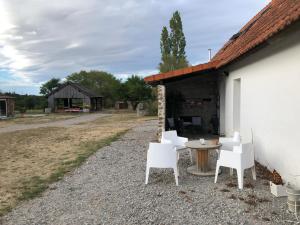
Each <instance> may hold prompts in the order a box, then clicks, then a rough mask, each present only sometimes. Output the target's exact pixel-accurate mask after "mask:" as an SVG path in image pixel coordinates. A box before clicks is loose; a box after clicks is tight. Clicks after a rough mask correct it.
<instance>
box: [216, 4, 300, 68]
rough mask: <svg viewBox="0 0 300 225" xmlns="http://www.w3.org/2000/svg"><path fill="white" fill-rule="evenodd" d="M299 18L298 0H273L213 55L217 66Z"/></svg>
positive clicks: (238, 55)
mask: <svg viewBox="0 0 300 225" xmlns="http://www.w3.org/2000/svg"><path fill="white" fill-rule="evenodd" d="M299 18H300V0H273V1H272V2H270V3H269V4H268V5H267V6H266V7H265V8H263V9H262V10H261V11H260V12H259V13H258V14H257V15H256V16H255V17H253V18H252V19H251V20H250V21H249V22H248V23H247V24H246V25H245V26H244V27H243V28H242V29H241V30H240V31H239V32H238V33H237V34H236V36H237V37H236V38H234V36H235V35H234V36H233V37H232V38H231V40H229V41H228V42H227V43H226V44H225V45H224V47H223V48H222V49H220V50H219V52H218V53H217V54H216V55H215V56H214V57H213V59H212V60H218V61H220V63H219V64H218V66H217V68H219V67H221V66H224V65H226V64H228V63H230V62H232V61H233V60H235V59H237V58H239V57H240V56H242V55H243V54H245V53H246V52H248V51H249V50H251V49H253V48H254V47H256V46H258V45H259V44H262V43H263V42H265V41H266V40H268V39H269V38H270V37H272V36H273V35H275V34H276V33H278V32H279V31H281V30H283V29H284V28H286V27H287V26H288V25H290V24H291V23H293V22H295V21H296V20H298V19H299Z"/></svg>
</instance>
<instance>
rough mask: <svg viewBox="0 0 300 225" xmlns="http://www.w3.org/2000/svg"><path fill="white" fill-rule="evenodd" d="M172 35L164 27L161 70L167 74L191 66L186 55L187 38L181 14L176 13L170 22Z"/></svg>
mask: <svg viewBox="0 0 300 225" xmlns="http://www.w3.org/2000/svg"><path fill="white" fill-rule="evenodd" d="M170 29H171V32H170V34H169V33H168V29H167V28H166V27H163V29H162V33H161V39H160V50H161V63H160V64H159V70H160V72H161V73H165V72H168V71H171V70H176V69H180V68H184V67H187V66H188V65H189V63H188V61H187V59H186V55H185V46H186V41H185V36H184V33H183V28H182V21H181V17H180V13H179V12H178V11H176V12H175V13H173V16H172V18H171V20H170Z"/></svg>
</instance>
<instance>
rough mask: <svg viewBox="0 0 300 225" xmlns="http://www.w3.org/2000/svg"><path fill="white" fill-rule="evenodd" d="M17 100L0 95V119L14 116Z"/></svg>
mask: <svg viewBox="0 0 300 225" xmlns="http://www.w3.org/2000/svg"><path fill="white" fill-rule="evenodd" d="M14 111H15V98H14V97H11V96H1V95H0V118H1V117H11V116H14Z"/></svg>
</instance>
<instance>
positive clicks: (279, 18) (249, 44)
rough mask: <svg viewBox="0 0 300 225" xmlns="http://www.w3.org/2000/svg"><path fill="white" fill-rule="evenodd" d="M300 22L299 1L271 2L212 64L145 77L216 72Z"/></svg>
mask: <svg viewBox="0 0 300 225" xmlns="http://www.w3.org/2000/svg"><path fill="white" fill-rule="evenodd" d="M299 19H300V0H273V1H272V2H270V3H269V4H268V5H267V6H266V7H264V8H263V9H262V10H261V11H260V12H259V13H258V14H257V15H256V16H254V17H253V18H252V19H251V20H250V21H249V22H248V23H247V24H246V25H245V26H244V27H242V29H241V30H240V31H239V32H238V33H237V34H235V35H233V36H232V38H231V39H230V40H229V41H228V42H227V43H225V45H224V46H223V47H222V48H221V49H220V50H219V51H218V52H217V54H216V55H215V56H214V57H213V59H212V61H210V62H208V63H205V64H200V65H197V66H192V67H187V68H184V69H179V70H175V71H170V72H167V73H161V74H156V75H152V76H148V77H145V81H146V82H149V83H151V82H155V81H159V80H164V79H169V78H172V77H178V76H183V75H187V74H191V73H194V72H200V71H204V70H208V69H217V68H220V67H222V66H225V65H227V64H229V63H231V62H232V61H234V60H236V59H238V58H239V57H241V56H242V55H244V54H245V53H247V52H249V51H250V50H251V49H253V48H255V47H256V46H258V45H260V44H262V43H263V42H265V41H266V40H268V39H269V38H270V37H272V36H274V35H275V34H277V33H278V32H280V31H282V30H283V29H284V28H286V27H287V26H288V25H290V24H292V23H293V22H295V21H297V20H299Z"/></svg>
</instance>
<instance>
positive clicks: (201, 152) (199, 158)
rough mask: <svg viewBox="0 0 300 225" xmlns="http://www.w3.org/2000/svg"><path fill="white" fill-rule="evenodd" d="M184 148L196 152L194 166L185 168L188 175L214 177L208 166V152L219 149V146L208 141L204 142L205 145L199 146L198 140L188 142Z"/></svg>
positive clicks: (213, 172)
mask: <svg viewBox="0 0 300 225" xmlns="http://www.w3.org/2000/svg"><path fill="white" fill-rule="evenodd" d="M185 146H186V147H187V148H191V149H194V150H195V151H196V165H194V166H190V167H188V168H187V171H188V172H189V173H191V174H194V175H198V176H213V175H215V171H214V170H213V169H211V168H210V166H209V161H208V151H209V150H215V149H219V148H220V147H221V144H215V143H212V142H210V141H206V143H205V144H201V143H200V141H199V140H196V141H188V142H187V143H185Z"/></svg>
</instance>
